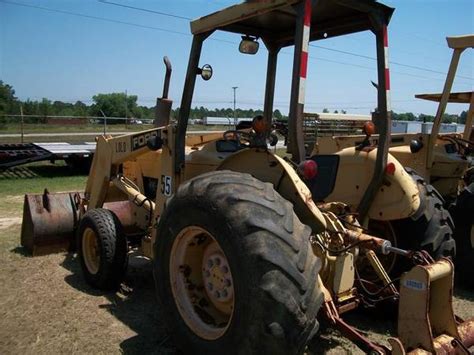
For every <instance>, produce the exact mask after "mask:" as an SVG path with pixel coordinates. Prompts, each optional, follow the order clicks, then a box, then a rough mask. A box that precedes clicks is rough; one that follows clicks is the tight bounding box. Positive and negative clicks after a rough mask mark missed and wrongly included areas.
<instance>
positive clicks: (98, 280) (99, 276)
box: [77, 208, 127, 291]
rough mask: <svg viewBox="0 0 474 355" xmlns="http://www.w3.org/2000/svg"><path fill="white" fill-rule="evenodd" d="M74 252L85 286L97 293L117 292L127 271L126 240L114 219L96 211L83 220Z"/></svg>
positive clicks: (105, 212)
mask: <svg viewBox="0 0 474 355" xmlns="http://www.w3.org/2000/svg"><path fill="white" fill-rule="evenodd" d="M77 251H78V256H79V260H80V263H81V269H82V273H83V275H84V278H85V280H86V282H87V283H88V284H89V285H91V286H92V287H94V288H97V289H100V290H105V291H108V290H113V289H116V288H117V287H118V286H119V285H120V283H121V281H122V279H123V277H124V275H125V270H126V268H127V240H126V237H125V234H124V232H123V229H122V224H121V223H120V221H119V219H118V218H117V216H116V215H115V214H114V213H113V212H112V211H110V210H107V209H103V208H95V209H92V210H90V211H87V213H86V214H85V215H84V216H83V217H82V219H81V222H80V223H79V228H78V231H77Z"/></svg>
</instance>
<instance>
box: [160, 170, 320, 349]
mask: <svg viewBox="0 0 474 355" xmlns="http://www.w3.org/2000/svg"><path fill="white" fill-rule="evenodd" d="M310 232H311V231H310V228H309V227H308V226H305V225H303V224H302V223H301V222H300V221H299V219H298V217H297V216H296V215H295V213H294V212H293V207H292V205H291V203H290V202H288V201H286V200H285V199H283V198H282V197H281V196H280V195H279V194H278V193H277V192H275V190H274V189H273V186H272V185H271V184H267V183H263V182H261V181H259V180H257V179H255V178H253V177H251V176H250V175H247V174H241V173H235V172H229V171H216V172H212V173H207V174H203V175H200V176H198V177H196V178H194V179H191V180H189V181H187V182H185V183H184V184H183V185H181V186H180V187H179V189H178V191H177V193H176V194H175V195H174V196H173V197H171V198H170V199H169V200H168V202H167V205H166V207H165V210H164V213H163V215H162V216H161V219H160V224H159V227H158V235H159V237H158V238H157V240H156V243H155V245H154V248H155V259H154V276H155V283H156V290H157V296H158V301H159V303H160V305H161V309H162V311H163V318H164V320H165V324H166V325H167V327H168V328H169V332H170V335H171V336H172V337H173V338H174V340H175V343H176V345H177V346H178V347H179V348H181V350H182V351H184V352H185V353H202V354H222V352H226V353H230V354H236V353H239V354H257V353H261V354H297V353H302V352H303V350H304V347H305V345H306V342H307V341H308V340H309V339H310V338H311V337H312V336H313V335H314V334H315V333H316V331H317V330H318V328H319V324H318V322H317V320H316V315H317V312H318V310H319V308H320V305H321V303H322V300H323V296H322V293H321V290H320V289H319V281H318V280H319V278H318V273H319V269H320V264H321V263H320V260H319V259H318V258H317V257H316V256H315V255H314V254H313V253H312V251H311V247H310V242H309V237H310Z"/></svg>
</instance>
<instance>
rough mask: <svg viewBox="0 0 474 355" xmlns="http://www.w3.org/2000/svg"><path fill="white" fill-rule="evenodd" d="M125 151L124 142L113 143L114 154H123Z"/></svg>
mask: <svg viewBox="0 0 474 355" xmlns="http://www.w3.org/2000/svg"><path fill="white" fill-rule="evenodd" d="M126 151H127V143H126V142H116V143H115V152H116V153H125V152H126Z"/></svg>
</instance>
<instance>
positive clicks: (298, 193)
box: [216, 148, 327, 233]
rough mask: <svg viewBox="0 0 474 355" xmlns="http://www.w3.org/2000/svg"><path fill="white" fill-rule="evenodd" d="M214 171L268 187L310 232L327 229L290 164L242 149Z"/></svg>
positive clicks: (255, 150) (261, 152)
mask: <svg viewBox="0 0 474 355" xmlns="http://www.w3.org/2000/svg"><path fill="white" fill-rule="evenodd" d="M216 170H232V171H237V172H241V173H248V174H250V175H252V176H254V177H255V178H257V179H259V180H261V181H265V182H269V183H271V184H272V185H273V186H274V188H275V190H276V191H278V193H279V194H280V195H281V196H283V198H285V199H286V200H288V201H290V202H291V203H292V204H293V206H294V210H295V212H296V215H297V216H298V217H299V219H300V220H301V222H303V223H304V224H307V225H309V226H310V227H311V228H312V230H313V232H315V233H321V232H323V231H324V230H325V229H326V228H327V223H326V219H325V218H324V216H323V214H322V213H321V211H320V210H319V209H318V207H317V206H316V204H315V203H314V201H313V199H312V197H311V191H310V190H309V189H308V187H307V186H306V184H305V183H304V182H303V181H302V180H301V179H300V177H299V176H298V174H297V173H296V172H295V170H294V169H293V168H292V167H291V165H290V164H288V163H287V162H286V161H285V160H283V159H282V158H280V157H279V156H277V155H275V154H273V153H272V152H269V151H267V150H266V149H259V148H250V149H244V150H241V151H239V152H237V153H235V154H232V155H231V156H229V157H227V158H226V159H225V160H224V161H223V162H222V163H221V164H220V165H219V166H218V167H217V169H216Z"/></svg>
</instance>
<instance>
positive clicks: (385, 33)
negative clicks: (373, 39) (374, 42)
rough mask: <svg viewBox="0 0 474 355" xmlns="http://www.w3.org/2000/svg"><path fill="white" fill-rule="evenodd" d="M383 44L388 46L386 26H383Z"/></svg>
mask: <svg viewBox="0 0 474 355" xmlns="http://www.w3.org/2000/svg"><path fill="white" fill-rule="evenodd" d="M382 31H383V45H384V47H388V32H387V26H383V30H382Z"/></svg>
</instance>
